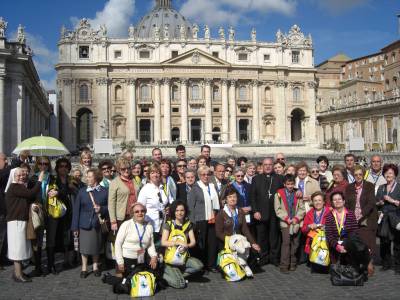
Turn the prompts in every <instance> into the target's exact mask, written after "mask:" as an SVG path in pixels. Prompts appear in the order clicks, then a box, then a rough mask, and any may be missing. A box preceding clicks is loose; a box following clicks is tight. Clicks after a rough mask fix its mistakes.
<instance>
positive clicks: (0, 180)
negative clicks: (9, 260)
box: [0, 153, 11, 269]
mask: <svg viewBox="0 0 400 300" xmlns="http://www.w3.org/2000/svg"><path fill="white" fill-rule="evenodd" d="M10 170H11V168H10V167H9V166H8V165H7V156H6V155H5V154H4V153H0V269H2V268H3V267H2V265H1V264H2V262H3V261H4V260H5V257H3V256H2V255H1V254H2V253H6V251H2V249H3V245H5V240H6V235H7V222H6V204H5V200H4V199H5V193H4V190H5V188H6V186H7V181H8V177H9V176H10Z"/></svg>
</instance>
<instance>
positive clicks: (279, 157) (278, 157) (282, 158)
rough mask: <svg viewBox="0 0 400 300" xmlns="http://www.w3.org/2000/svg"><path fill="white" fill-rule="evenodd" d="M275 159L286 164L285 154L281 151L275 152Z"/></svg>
mask: <svg viewBox="0 0 400 300" xmlns="http://www.w3.org/2000/svg"><path fill="white" fill-rule="evenodd" d="M275 161H278V162H280V163H284V164H286V158H285V154H283V153H282V152H279V153H276V154H275Z"/></svg>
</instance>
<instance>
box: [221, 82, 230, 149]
mask: <svg viewBox="0 0 400 300" xmlns="http://www.w3.org/2000/svg"><path fill="white" fill-rule="evenodd" d="M221 83H222V94H221V96H222V109H221V114H222V132H221V139H222V142H223V143H227V142H228V140H229V138H228V136H229V102H228V80H226V79H222V81H221Z"/></svg>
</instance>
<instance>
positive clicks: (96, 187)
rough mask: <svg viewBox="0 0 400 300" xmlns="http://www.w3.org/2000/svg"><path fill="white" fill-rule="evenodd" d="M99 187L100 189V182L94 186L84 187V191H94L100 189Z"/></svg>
mask: <svg viewBox="0 0 400 300" xmlns="http://www.w3.org/2000/svg"><path fill="white" fill-rule="evenodd" d="M100 189H101V185H100V184H98V185H96V186H95V187H91V186H87V188H86V192H88V193H89V192H94V191H97V192H98V191H100Z"/></svg>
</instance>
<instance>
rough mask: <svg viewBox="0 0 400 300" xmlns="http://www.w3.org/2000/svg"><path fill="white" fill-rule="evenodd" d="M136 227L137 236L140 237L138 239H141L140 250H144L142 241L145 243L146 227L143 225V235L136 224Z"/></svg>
mask: <svg viewBox="0 0 400 300" xmlns="http://www.w3.org/2000/svg"><path fill="white" fill-rule="evenodd" d="M135 227H136V232H137V235H138V237H139V246H140V249H143V245H142V241H143V237H144V233H145V232H146V225H143V232H142V234H140V232H139V228H138V226H137V224H136V223H135Z"/></svg>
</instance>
